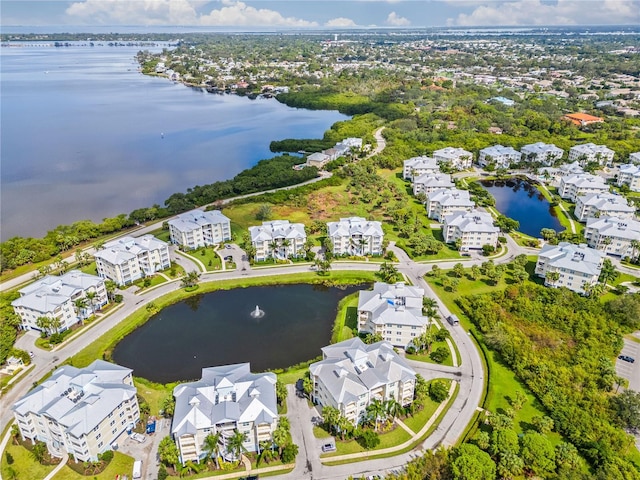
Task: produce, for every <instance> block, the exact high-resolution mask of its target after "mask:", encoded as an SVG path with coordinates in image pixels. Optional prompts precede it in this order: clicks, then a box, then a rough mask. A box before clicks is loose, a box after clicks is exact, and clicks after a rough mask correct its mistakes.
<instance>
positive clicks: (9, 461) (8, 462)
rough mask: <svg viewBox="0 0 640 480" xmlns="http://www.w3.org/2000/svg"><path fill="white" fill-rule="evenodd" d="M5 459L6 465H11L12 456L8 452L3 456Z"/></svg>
mask: <svg viewBox="0 0 640 480" xmlns="http://www.w3.org/2000/svg"><path fill="white" fill-rule="evenodd" d="M5 458H6V459H7V464H8V465H13V455H11V454H10V453H9V452H7V453H6V454H5Z"/></svg>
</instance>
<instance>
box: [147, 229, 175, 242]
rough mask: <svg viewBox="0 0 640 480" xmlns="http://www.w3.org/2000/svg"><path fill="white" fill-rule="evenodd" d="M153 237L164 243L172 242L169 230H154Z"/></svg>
mask: <svg viewBox="0 0 640 480" xmlns="http://www.w3.org/2000/svg"><path fill="white" fill-rule="evenodd" d="M151 235H153V236H154V237H156V238H157V239H158V240H162V241H163V242H167V243H169V242H170V241H171V232H169V229H166V230H165V229H163V228H159V229H158V230H154V231H153V232H151Z"/></svg>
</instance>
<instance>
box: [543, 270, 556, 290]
mask: <svg viewBox="0 0 640 480" xmlns="http://www.w3.org/2000/svg"><path fill="white" fill-rule="evenodd" d="M544 278H545V280H546V281H547V283H549V284H550V285H551V286H552V287H554V286H555V284H556V282H557V281H558V280H560V272H552V271H550V270H549V271H547V273H546V274H545V276H544Z"/></svg>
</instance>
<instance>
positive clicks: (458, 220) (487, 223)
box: [444, 210, 500, 233]
mask: <svg viewBox="0 0 640 480" xmlns="http://www.w3.org/2000/svg"><path fill="white" fill-rule="evenodd" d="M444 225H445V228H446V227H448V226H456V227H458V228H459V229H460V231H462V232H486V233H494V232H496V233H497V232H499V231H500V229H499V228H498V227H496V226H494V224H493V217H492V216H491V215H490V214H488V213H486V212H481V211H480V210H471V211H470V212H456V213H453V214H451V215H447V216H446V217H445V218H444Z"/></svg>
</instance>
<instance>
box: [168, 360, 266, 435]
mask: <svg viewBox="0 0 640 480" xmlns="http://www.w3.org/2000/svg"><path fill="white" fill-rule="evenodd" d="M173 396H174V397H175V399H176V407H175V413H174V416H173V423H172V425H171V433H172V434H173V435H176V436H180V435H184V434H194V433H196V431H198V430H201V429H203V428H212V427H214V426H215V425H217V424H220V423H226V422H256V423H273V422H274V421H275V420H276V419H277V418H278V408H277V404H276V376H275V374H274V373H270V372H269V373H251V371H250V366H249V364H248V363H237V364H233V365H223V366H219V367H208V368H203V369H202V379H201V380H199V381H197V382H191V383H182V384H180V385H178V386H177V387H175V388H174V389H173Z"/></svg>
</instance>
